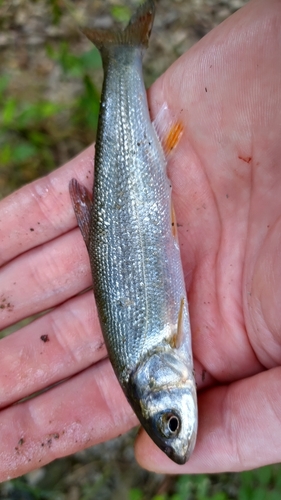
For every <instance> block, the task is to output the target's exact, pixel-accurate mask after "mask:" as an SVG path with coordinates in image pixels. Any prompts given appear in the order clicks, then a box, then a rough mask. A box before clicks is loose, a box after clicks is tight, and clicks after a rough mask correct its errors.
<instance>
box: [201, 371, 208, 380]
mask: <svg viewBox="0 0 281 500" xmlns="http://www.w3.org/2000/svg"><path fill="white" fill-rule="evenodd" d="M206 374H207V372H206V370H202V382H205V379H206Z"/></svg>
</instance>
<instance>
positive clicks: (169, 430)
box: [158, 411, 181, 438]
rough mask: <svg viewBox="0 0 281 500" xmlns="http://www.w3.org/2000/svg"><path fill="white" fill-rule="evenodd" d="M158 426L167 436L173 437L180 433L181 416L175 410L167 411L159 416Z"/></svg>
mask: <svg viewBox="0 0 281 500" xmlns="http://www.w3.org/2000/svg"><path fill="white" fill-rule="evenodd" d="M159 417H160V418H159V421H158V427H159V430H160V432H161V434H163V435H164V436H165V437H166V438H173V437H175V436H177V435H178V433H179V431H180V427H181V421H180V417H179V416H178V415H177V413H176V412H175V411H167V412H165V413H161V414H160V416H159Z"/></svg>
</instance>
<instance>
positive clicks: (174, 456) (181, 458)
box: [162, 446, 188, 465]
mask: <svg viewBox="0 0 281 500" xmlns="http://www.w3.org/2000/svg"><path fill="white" fill-rule="evenodd" d="M162 450H163V451H164V453H165V454H166V455H167V457H169V458H170V459H171V460H173V462H175V463H176V464H178V465H184V464H185V463H186V462H187V460H188V453H184V454H182V453H177V452H176V451H175V450H174V449H173V448H172V447H170V446H166V447H164V448H162Z"/></svg>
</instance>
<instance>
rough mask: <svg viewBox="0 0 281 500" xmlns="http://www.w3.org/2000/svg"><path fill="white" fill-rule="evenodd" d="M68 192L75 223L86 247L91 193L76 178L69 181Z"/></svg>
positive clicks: (87, 244) (87, 243)
mask: <svg viewBox="0 0 281 500" xmlns="http://www.w3.org/2000/svg"><path fill="white" fill-rule="evenodd" d="M69 194H70V198H71V201H72V205H73V209H74V212H75V215H76V219H77V224H78V226H79V229H80V231H81V233H82V236H83V239H84V241H85V243H86V247H87V248H88V246H89V232H90V211H91V206H92V199H91V195H90V193H89V191H88V190H87V189H86V188H85V187H84V186H82V185H81V184H79V182H77V180H76V179H71V181H70V183H69Z"/></svg>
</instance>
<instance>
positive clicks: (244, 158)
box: [238, 156, 252, 163]
mask: <svg viewBox="0 0 281 500" xmlns="http://www.w3.org/2000/svg"><path fill="white" fill-rule="evenodd" d="M238 158H239V160H242V161H244V162H245V163H250V161H251V160H252V157H251V156H238Z"/></svg>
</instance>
